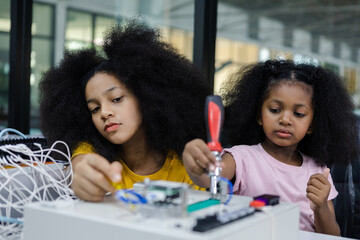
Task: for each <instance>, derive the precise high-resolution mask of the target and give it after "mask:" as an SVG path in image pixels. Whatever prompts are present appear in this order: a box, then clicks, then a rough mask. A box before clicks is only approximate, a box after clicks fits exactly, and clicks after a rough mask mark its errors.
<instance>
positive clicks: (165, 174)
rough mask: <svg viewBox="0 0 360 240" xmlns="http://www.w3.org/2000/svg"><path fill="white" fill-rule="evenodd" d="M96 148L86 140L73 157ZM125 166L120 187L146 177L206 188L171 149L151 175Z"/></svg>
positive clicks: (127, 185) (123, 164) (131, 185)
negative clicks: (187, 170)
mask: <svg viewBox="0 0 360 240" xmlns="http://www.w3.org/2000/svg"><path fill="white" fill-rule="evenodd" d="M93 152H94V148H93V147H92V146H91V145H90V144H88V143H85V142H82V143H80V144H79V146H78V147H77V148H76V149H75V151H74V153H73V157H74V156H76V155H78V154H85V153H93ZM120 162H121V164H122V166H123V171H122V180H121V182H120V183H119V185H120V186H119V187H121V188H126V189H129V188H132V187H133V184H134V183H137V182H143V181H144V179H145V178H149V179H150V180H166V181H173V182H183V183H187V184H189V186H190V188H192V189H196V190H205V189H204V188H200V187H198V186H196V185H195V184H194V183H193V182H192V181H191V179H190V177H189V175H188V174H187V172H186V170H185V167H184V165H183V164H182V162H181V161H180V159H179V157H178V155H177V154H176V153H175V152H173V151H169V153H168V155H167V157H166V160H165V163H164V165H163V166H162V168H161V169H160V170H159V171H157V172H156V173H153V174H150V175H138V174H136V173H134V172H132V171H131V170H130V169H129V168H128V167H127V166H126V164H125V163H124V162H123V161H121V160H120Z"/></svg>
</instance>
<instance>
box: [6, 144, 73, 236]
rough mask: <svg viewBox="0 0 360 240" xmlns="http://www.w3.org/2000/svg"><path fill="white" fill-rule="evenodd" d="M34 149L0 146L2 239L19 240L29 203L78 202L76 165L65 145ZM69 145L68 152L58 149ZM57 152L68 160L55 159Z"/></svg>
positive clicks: (38, 145)
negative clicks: (73, 186)
mask: <svg viewBox="0 0 360 240" xmlns="http://www.w3.org/2000/svg"><path fill="white" fill-rule="evenodd" d="M34 145H35V146H37V147H38V148H39V149H38V150H31V149H30V148H28V147H27V146H26V145H25V144H22V143H20V144H10V145H8V144H7V145H0V152H4V153H5V155H4V156H2V157H0V193H1V194H0V212H1V215H2V217H1V219H0V239H9V240H10V239H19V238H20V236H21V234H22V232H23V224H21V223H22V221H23V212H24V206H25V205H26V204H27V203H29V202H43V203H44V202H49V201H58V200H67V201H74V193H73V191H72V190H71V189H70V185H71V183H72V176H73V174H72V165H71V160H70V157H71V155H70V150H69V148H68V146H67V144H66V143H65V142H62V141H57V142H55V143H54V144H53V145H52V146H51V147H50V148H42V145H41V144H39V143H34ZM58 145H63V146H65V152H62V151H60V150H58V149H56V148H55V147H57V146H58ZM53 153H57V154H56V155H57V156H59V157H61V158H64V159H65V161H58V160H57V159H54V158H53V157H52V156H53Z"/></svg>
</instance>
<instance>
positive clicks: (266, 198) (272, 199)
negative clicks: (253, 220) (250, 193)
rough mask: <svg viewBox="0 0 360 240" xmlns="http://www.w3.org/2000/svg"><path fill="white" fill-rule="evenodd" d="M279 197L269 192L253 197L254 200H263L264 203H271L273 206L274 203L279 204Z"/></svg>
mask: <svg viewBox="0 0 360 240" xmlns="http://www.w3.org/2000/svg"><path fill="white" fill-rule="evenodd" d="M279 199H280V197H279V196H277V195H270V194H263V195H260V196H257V197H254V200H255V201H260V202H264V203H265V205H271V206H274V205H276V204H279Z"/></svg>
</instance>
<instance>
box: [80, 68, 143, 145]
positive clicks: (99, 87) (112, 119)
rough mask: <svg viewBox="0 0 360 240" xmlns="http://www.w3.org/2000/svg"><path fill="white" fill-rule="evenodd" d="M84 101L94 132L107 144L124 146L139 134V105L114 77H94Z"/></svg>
mask: <svg viewBox="0 0 360 240" xmlns="http://www.w3.org/2000/svg"><path fill="white" fill-rule="evenodd" d="M85 97H86V102H87V106H88V108H89V111H90V112H91V116H92V121H93V123H94V125H95V127H96V129H97V130H98V131H99V132H100V134H101V135H102V136H104V137H105V138H106V139H107V140H109V141H110V142H112V143H114V144H123V143H126V142H127V141H129V139H131V138H132V137H133V136H134V135H135V134H136V133H139V131H140V130H139V129H140V126H141V123H142V118H141V113H140V110H139V105H138V101H137V99H136V97H135V96H134V95H133V94H132V93H131V92H130V91H128V90H127V88H126V87H125V85H124V84H123V83H121V82H120V81H119V80H118V79H117V78H116V77H114V76H112V75H109V74H106V73H97V74H95V75H94V76H93V77H92V78H91V79H90V80H89V81H88V83H87V85H86V89H85Z"/></svg>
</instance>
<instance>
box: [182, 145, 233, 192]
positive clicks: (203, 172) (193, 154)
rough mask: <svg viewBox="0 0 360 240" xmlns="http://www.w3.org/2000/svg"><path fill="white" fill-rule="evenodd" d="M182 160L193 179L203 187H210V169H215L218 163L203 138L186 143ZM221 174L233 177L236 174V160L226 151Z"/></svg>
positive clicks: (229, 177)
mask: <svg viewBox="0 0 360 240" xmlns="http://www.w3.org/2000/svg"><path fill="white" fill-rule="evenodd" d="M182 160H183V163H184V166H185V168H186V171H187V173H188V174H189V177H190V178H191V180H192V181H193V182H194V183H195V184H196V185H198V186H200V187H203V188H208V187H210V178H209V176H208V170H212V171H213V170H214V169H215V164H218V162H217V161H216V159H215V157H214V155H213V154H212V153H211V151H210V149H209V147H208V146H207V145H206V143H205V142H204V141H203V140H201V139H194V140H192V141H190V142H188V143H187V144H186V145H185V148H184V151H183V154H182ZM220 167H222V171H221V176H223V177H225V178H227V179H232V178H233V177H234V174H235V161H234V159H233V157H232V156H231V154H228V153H225V154H224V155H223V156H222V162H221V163H220Z"/></svg>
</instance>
